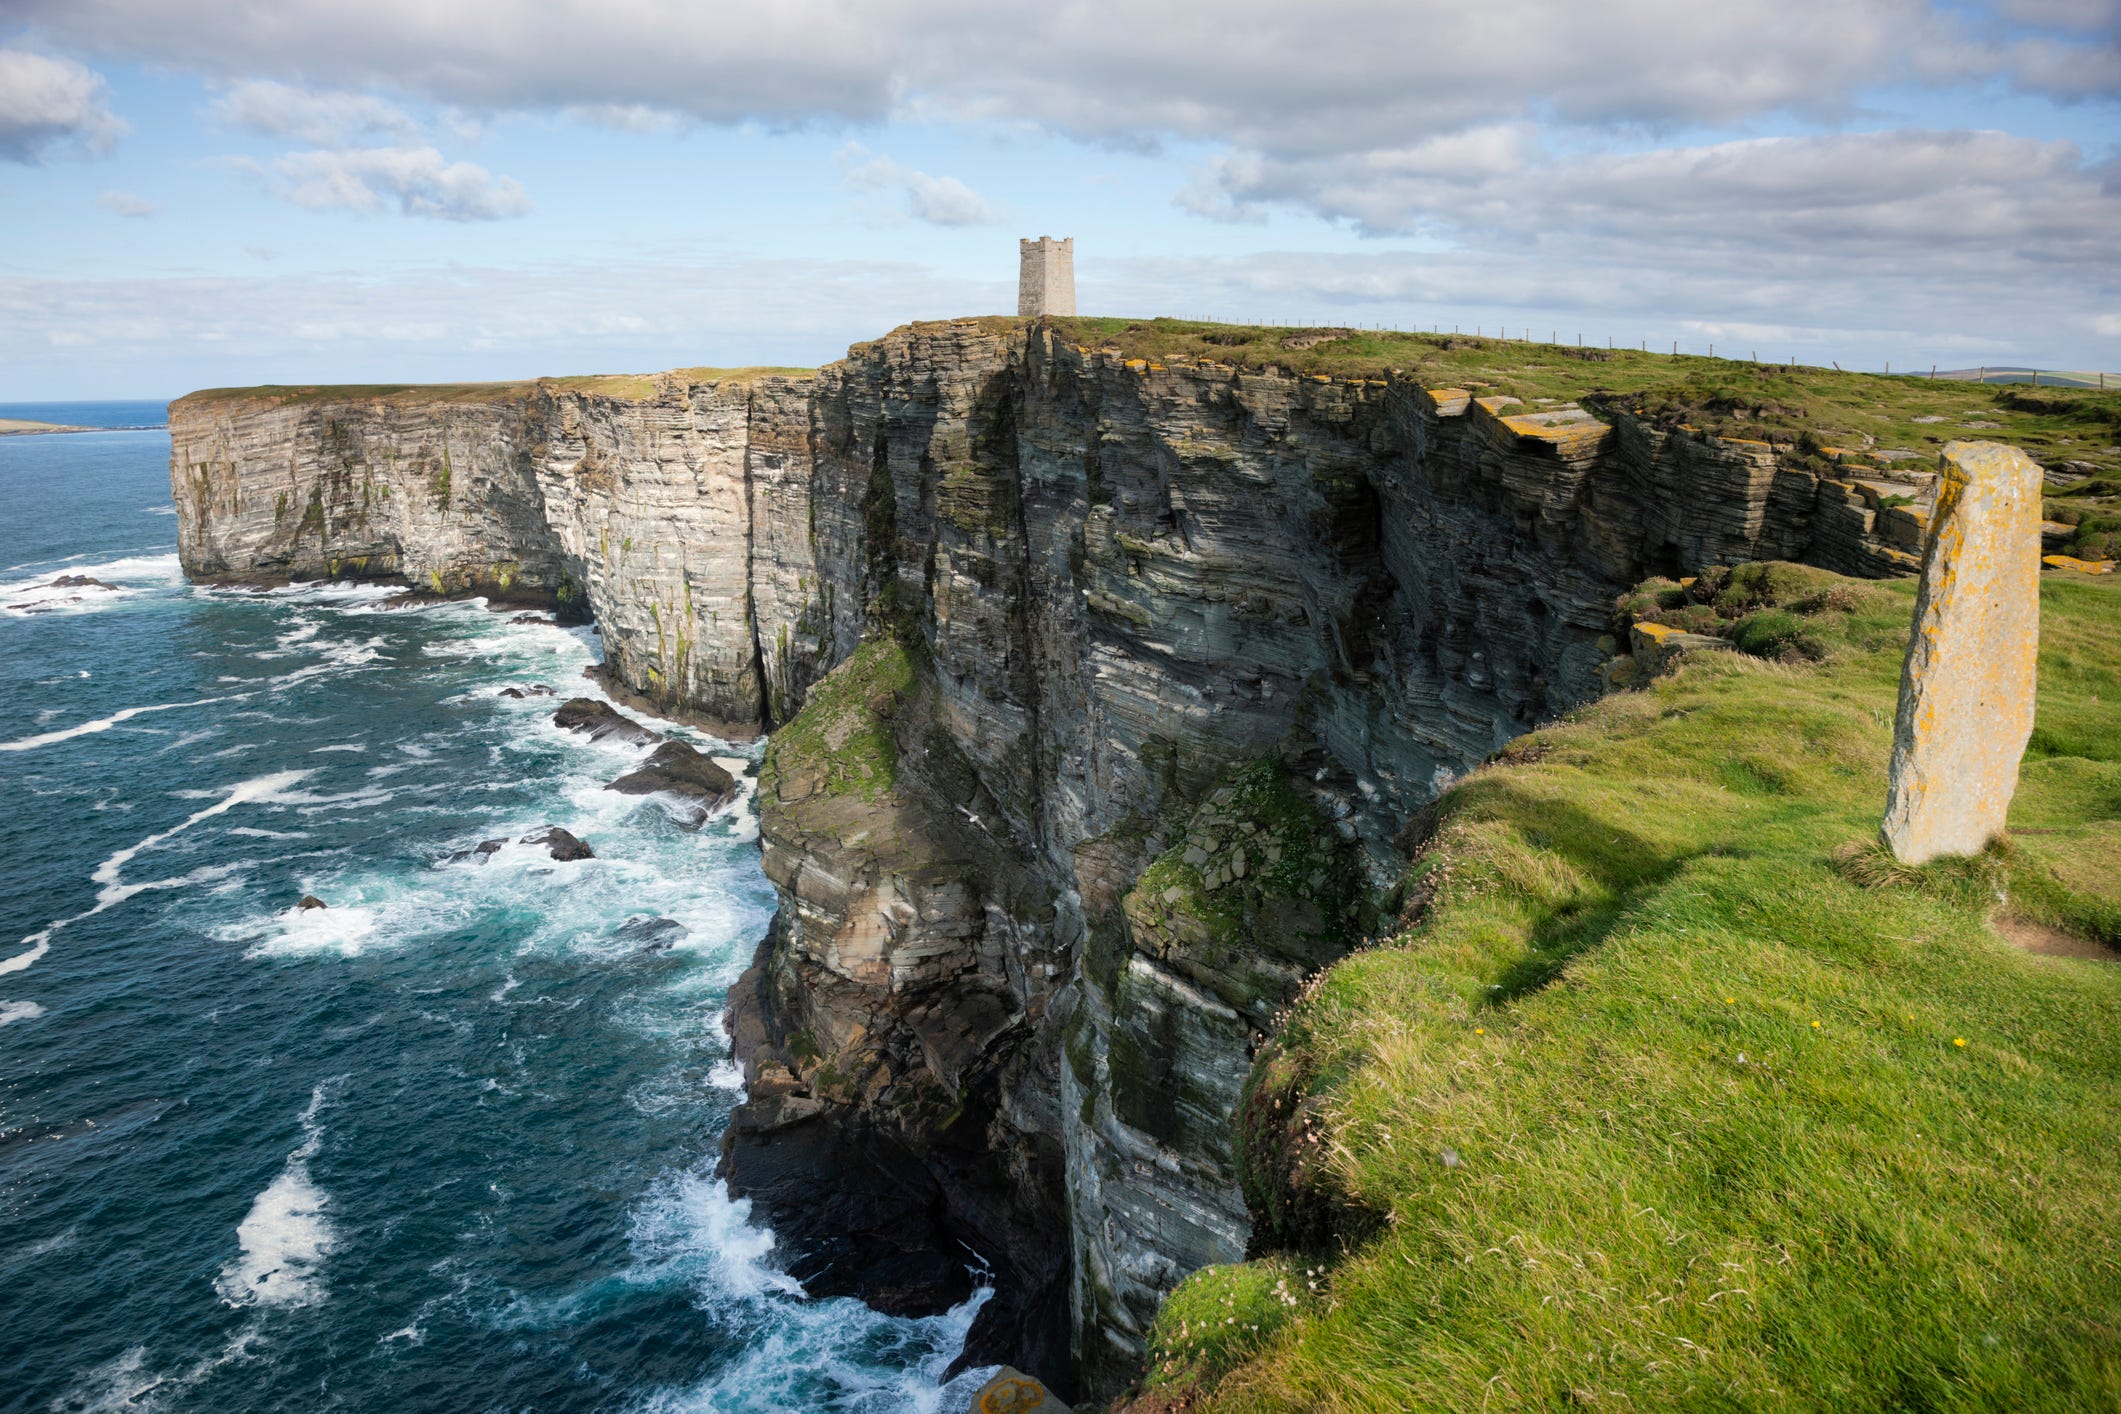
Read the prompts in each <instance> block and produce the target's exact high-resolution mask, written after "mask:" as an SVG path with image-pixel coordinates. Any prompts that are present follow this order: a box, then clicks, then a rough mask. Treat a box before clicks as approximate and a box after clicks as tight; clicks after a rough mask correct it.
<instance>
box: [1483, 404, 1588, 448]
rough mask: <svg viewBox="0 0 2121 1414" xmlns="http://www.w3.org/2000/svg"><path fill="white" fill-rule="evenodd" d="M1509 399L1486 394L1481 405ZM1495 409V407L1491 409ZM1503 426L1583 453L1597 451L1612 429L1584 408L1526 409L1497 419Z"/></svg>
mask: <svg viewBox="0 0 2121 1414" xmlns="http://www.w3.org/2000/svg"><path fill="white" fill-rule="evenodd" d="M1504 401H1508V400H1506V399H1501V398H1494V399H1490V398H1483V399H1481V406H1482V407H1483V408H1486V407H1487V406H1488V404H1489V403H1490V402H1504ZM1491 411H1492V409H1491ZM1496 420H1497V421H1498V422H1500V423H1501V424H1502V426H1503V429H1504V430H1505V431H1507V432H1508V433H1510V435H1511V436H1513V437H1518V438H1522V439H1525V440H1529V441H1534V442H1543V443H1545V444H1546V445H1548V446H1550V447H1553V448H1554V449H1555V450H1557V451H1559V452H1560V453H1562V454H1563V455H1564V456H1580V455H1586V454H1590V453H1594V452H1596V451H1597V450H1598V447H1599V445H1600V444H1601V443H1603V442H1604V441H1605V439H1606V437H1607V435H1608V434H1609V433H1610V432H1611V431H1612V429H1611V428H1609V427H1607V426H1606V425H1605V424H1604V423H1603V422H1600V421H1599V420H1598V419H1597V418H1595V417H1592V416H1591V415H1590V414H1589V413H1587V412H1585V411H1584V410H1583V409H1582V408H1578V407H1566V408H1555V409H1553V410H1552V411H1550V412H1533V413H1522V414H1519V415H1518V416H1515V417H1498V418H1497V419H1496Z"/></svg>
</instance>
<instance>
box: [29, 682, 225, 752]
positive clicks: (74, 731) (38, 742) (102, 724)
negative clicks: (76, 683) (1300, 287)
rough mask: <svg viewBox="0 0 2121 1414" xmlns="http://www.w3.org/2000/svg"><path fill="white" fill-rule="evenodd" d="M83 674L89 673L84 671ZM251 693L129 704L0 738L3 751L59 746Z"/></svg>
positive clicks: (32, 749)
mask: <svg viewBox="0 0 2121 1414" xmlns="http://www.w3.org/2000/svg"><path fill="white" fill-rule="evenodd" d="M83 676H84V677H85V676H87V675H86V674H83ZM248 695H249V694H248V693H236V694H234V695H231V696H227V697H201V698H197V699H195V700H193V701H190V702H155V703H150V704H149V705H147V706H145V707H127V708H125V709H124V710H123V711H119V712H113V713H112V714H111V715H110V716H108V717H98V718H97V719H96V720H95V721H93V722H81V723H77V724H76V725H74V726H71V727H62V728H60V729H59V730H58V731H55V732H44V733H42V734H40V735H38V736H25V737H17V738H16V739H15V740H13V741H0V751H34V750H36V749H37V748H38V747H40V746H56V745H57V744H58V743H60V742H62V741H72V740H73V739H74V738H75V737H81V736H93V735H95V734H96V733H97V732H107V731H109V730H110V729H111V728H112V727H115V726H117V725H119V724H120V723H122V722H130V721H131V720H132V719H133V718H135V717H144V716H146V715H147V714H148V713H150V712H175V711H178V710H180V709H182V708H186V707H206V706H210V705H211V704H213V703H216V702H240V701H242V700H243V698H244V697H247V696H248Z"/></svg>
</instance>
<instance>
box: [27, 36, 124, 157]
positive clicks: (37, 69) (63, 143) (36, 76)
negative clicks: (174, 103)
mask: <svg viewBox="0 0 2121 1414" xmlns="http://www.w3.org/2000/svg"><path fill="white" fill-rule="evenodd" d="M107 93H108V90H107V86H106V85H105V84H104V82H103V77H102V75H100V74H98V73H96V72H95V71H94V70H93V69H89V68H85V67H83V66H82V65H80V64H77V63H75V62H74V61H73V60H71V59H55V58H53V57H51V56H50V55H47V54H34V53H31V52H30V51H29V50H26V49H0V159H4V160H6V161H9V162H41V161H43V160H44V159H45V158H46V157H49V156H53V155H55V154H60V153H69V152H74V153H89V154H95V155H100V154H102V153H105V152H108V151H109V150H110V149H111V147H112V146H113V145H114V144H115V143H116V142H117V141H118V139H119V138H120V137H122V136H123V135H124V134H125V133H126V132H128V131H129V128H128V125H127V124H126V123H125V121H124V120H123V119H121V118H119V117H117V116H116V115H115V114H113V113H112V112H111V111H110V109H109V108H108V107H107V106H106V98H107Z"/></svg>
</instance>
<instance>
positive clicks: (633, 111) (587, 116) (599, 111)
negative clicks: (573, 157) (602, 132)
mask: <svg viewBox="0 0 2121 1414" xmlns="http://www.w3.org/2000/svg"><path fill="white" fill-rule="evenodd" d="M567 116H568V117H570V118H575V119H578V120H579V121H581V122H584V123H590V124H594V125H595V126H597V127H600V128H610V129H611V130H612V131H614V132H622V133H643V134H650V133H656V134H659V133H675V132H683V131H684V130H685V129H686V128H688V127H690V126H691V125H692V121H693V120H692V119H691V118H689V117H687V116H686V115H685V114H683V113H680V112H678V111H677V110H675V109H672V108H658V107H654V106H651V105H650V104H646V103H576V104H571V105H569V107H568V108H567Z"/></svg>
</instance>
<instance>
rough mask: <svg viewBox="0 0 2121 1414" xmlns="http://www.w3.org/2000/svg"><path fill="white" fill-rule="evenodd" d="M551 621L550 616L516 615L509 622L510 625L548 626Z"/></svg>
mask: <svg viewBox="0 0 2121 1414" xmlns="http://www.w3.org/2000/svg"><path fill="white" fill-rule="evenodd" d="M552 621H553V618H552V615H550V614H517V615H516V616H515V617H514V618H512V619H510V620H509V622H510V623H512V624H549V623H551V622H552Z"/></svg>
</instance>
